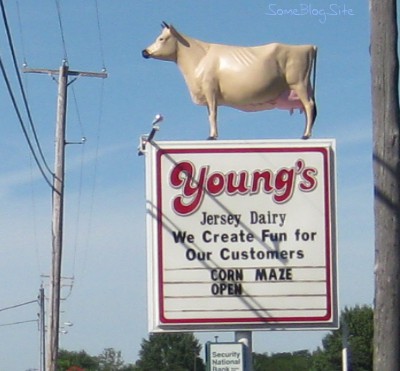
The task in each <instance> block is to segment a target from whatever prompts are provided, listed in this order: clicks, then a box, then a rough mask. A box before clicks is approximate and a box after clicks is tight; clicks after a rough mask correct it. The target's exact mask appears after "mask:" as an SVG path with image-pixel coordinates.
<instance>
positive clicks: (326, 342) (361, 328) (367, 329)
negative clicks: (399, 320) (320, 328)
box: [312, 306, 373, 371]
mask: <svg viewBox="0 0 400 371" xmlns="http://www.w3.org/2000/svg"><path fill="white" fill-rule="evenodd" d="M345 324H346V325H347V328H348V343H349V349H350V362H349V369H350V370H354V371H370V370H372V358H373V346H372V340H373V311H372V309H371V308H370V307H368V306H362V307H360V306H356V307H355V308H352V309H348V308H345V309H344V311H342V314H341V324H340V328H339V329H338V330H335V331H332V332H331V333H330V334H328V335H326V336H325V337H324V338H323V339H322V346H323V349H318V350H317V351H316V352H315V353H314V354H313V358H314V359H313V367H312V370H313V371H340V370H341V369H342V337H343V330H344V326H345Z"/></svg>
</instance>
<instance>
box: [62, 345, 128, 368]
mask: <svg viewBox="0 0 400 371" xmlns="http://www.w3.org/2000/svg"><path fill="white" fill-rule="evenodd" d="M58 354H59V355H58V362H57V365H58V368H57V370H58V371H134V370H136V369H135V367H134V366H133V365H129V364H124V360H123V359H122V355H121V352H120V351H116V350H115V349H113V348H106V349H104V350H103V352H102V353H101V354H100V355H98V356H91V355H89V354H87V353H86V352H85V351H84V350H81V351H80V352H73V351H72V352H71V351H68V350H60V351H59V353H58Z"/></svg>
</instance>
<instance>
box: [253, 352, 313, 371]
mask: <svg viewBox="0 0 400 371" xmlns="http://www.w3.org/2000/svg"><path fill="white" fill-rule="evenodd" d="M311 366H312V356H311V354H310V352H309V351H308V350H300V351H297V352H293V353H273V354H271V355H270V356H269V355H268V354H266V353H264V354H257V353H254V354H253V369H254V371H276V370H285V371H309V370H310V369H311Z"/></svg>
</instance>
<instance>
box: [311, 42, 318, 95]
mask: <svg viewBox="0 0 400 371" xmlns="http://www.w3.org/2000/svg"><path fill="white" fill-rule="evenodd" d="M313 50H314V53H313V54H314V63H313V87H312V91H313V99H314V100H315V90H316V80H317V51H318V48H317V47H316V46H314V47H313Z"/></svg>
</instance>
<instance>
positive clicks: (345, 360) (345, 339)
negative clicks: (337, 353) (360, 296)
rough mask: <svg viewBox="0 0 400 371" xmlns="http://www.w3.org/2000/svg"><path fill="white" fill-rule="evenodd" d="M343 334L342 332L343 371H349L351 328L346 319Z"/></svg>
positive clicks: (343, 324)
mask: <svg viewBox="0 0 400 371" xmlns="http://www.w3.org/2000/svg"><path fill="white" fill-rule="evenodd" d="M342 326H343V330H342V331H343V332H342V371H348V365H349V361H348V359H349V356H348V351H349V342H348V338H349V328H348V326H347V322H346V320H345V319H344V320H343V323H342Z"/></svg>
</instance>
